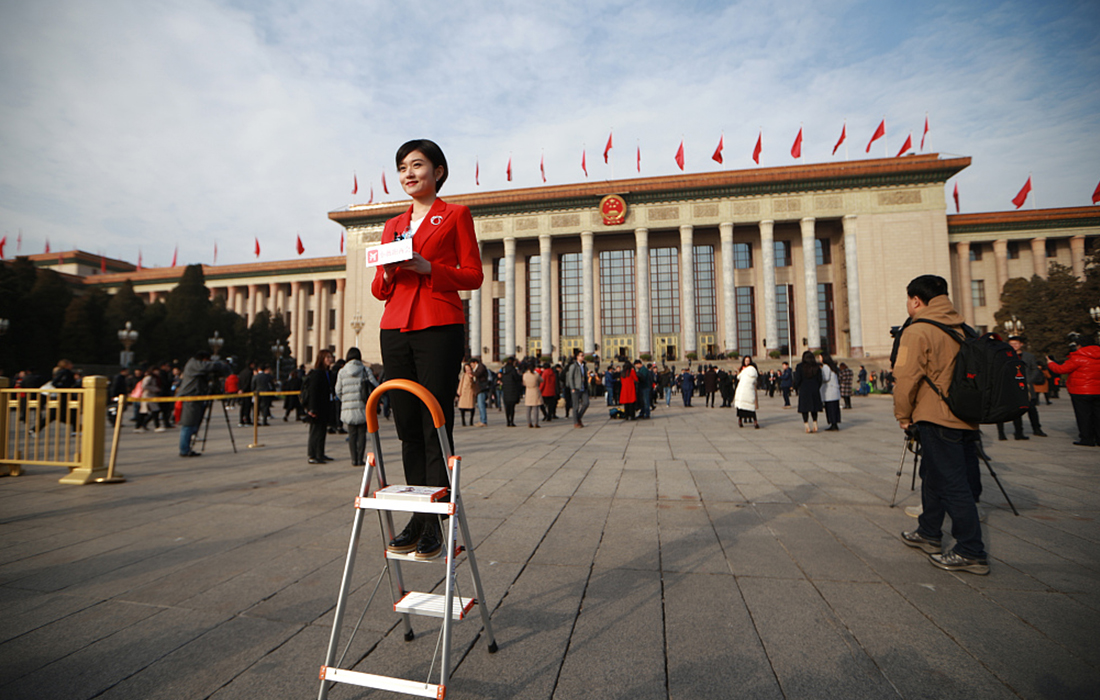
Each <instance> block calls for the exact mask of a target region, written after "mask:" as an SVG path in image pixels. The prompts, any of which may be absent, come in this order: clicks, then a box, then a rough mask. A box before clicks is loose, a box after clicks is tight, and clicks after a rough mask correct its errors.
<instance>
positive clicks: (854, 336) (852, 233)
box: [815, 214, 970, 357]
mask: <svg viewBox="0 0 1100 700" xmlns="http://www.w3.org/2000/svg"><path fill="white" fill-rule="evenodd" d="M841 223H842V224H843V226H844V276H845V278H846V279H847V280H848V345H849V350H848V352H849V354H851V356H852V357H863V311H862V305H861V303H860V299H859V248H858V245H857V243H856V215H855V214H848V215H847V216H845V217H844V218H843V219H841ZM966 259H967V265H969V264H970V262H969V261H970V254H969V253H967V258H966ZM968 269H969V268H968ZM815 296H816V295H815Z"/></svg>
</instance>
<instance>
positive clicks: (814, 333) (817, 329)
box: [799, 216, 821, 350]
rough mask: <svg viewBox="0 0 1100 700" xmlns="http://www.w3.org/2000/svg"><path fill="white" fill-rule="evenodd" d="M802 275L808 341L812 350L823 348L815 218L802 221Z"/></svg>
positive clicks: (809, 217)
mask: <svg viewBox="0 0 1100 700" xmlns="http://www.w3.org/2000/svg"><path fill="white" fill-rule="evenodd" d="M799 224H801V226H802V274H803V283H804V284H805V286H806V339H807V341H808V342H809V346H810V349H811V350H815V349H817V348H820V347H821V319H820V318H819V317H818V314H817V249H816V247H815V243H814V218H813V217H812V216H808V217H806V218H805V219H802V220H801V221H800V222H799Z"/></svg>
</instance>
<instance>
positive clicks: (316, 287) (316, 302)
mask: <svg viewBox="0 0 1100 700" xmlns="http://www.w3.org/2000/svg"><path fill="white" fill-rule="evenodd" d="M323 286H324V282H323V281H322V280H313V332H312V333H310V336H309V340H310V344H311V345H313V359H314V360H316V359H317V355H318V354H319V353H320V352H321V348H323V347H324V346H323V345H321V288H322V287H323ZM306 315H307V314H305V313H303V314H302V316H306ZM302 322H303V323H305V319H304V318H303V319H302Z"/></svg>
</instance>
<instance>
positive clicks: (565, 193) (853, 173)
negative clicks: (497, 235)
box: [328, 154, 970, 226]
mask: <svg viewBox="0 0 1100 700" xmlns="http://www.w3.org/2000/svg"><path fill="white" fill-rule="evenodd" d="M969 165H970V158H969V157H954V158H947V157H940V156H939V155H938V154H928V155H920V156H908V157H904V158H879V159H875V160H859V161H845V162H842V163H814V164H810V165H795V166H785V167H780V168H755V169H752V170H729V171H720V172H715V173H692V174H688V175H669V176H665V177H652V178H637V179H629V180H606V181H603V182H586V183H579V184H570V185H554V186H550V187H534V188H523V189H515V190H498V191H494V192H484V193H482V192H476V193H471V194H460V195H455V196H453V197H447V201H448V202H450V203H452V204H463V205H465V206H467V207H469V208H470V210H471V212H472V213H473V215H474V216H499V215H506V214H517V213H526V212H536V211H551V210H561V209H578V208H587V207H594V206H596V204H597V203H598V202H599V200H600V199H601V198H602V197H603V196H604V195H607V194H618V195H620V196H622V197H623V198H624V199H626V200H627V202H628V203H629V204H645V203H649V202H662V201H671V200H691V199H712V198H716V197H748V196H759V195H762V194H787V193H795V192H819V191H825V190H839V189H851V188H868V187H892V186H900V185H914V184H933V183H944V182H946V181H947V180H948V179H950V178H951V177H953V176H954V175H956V174H958V173H959V172H960V171H962V170H963V169H964V168H966V167H967V166H969ZM408 206H409V203H408V201H403V202H386V203H381V204H371V205H352V206H351V207H348V208H346V209H341V210H337V211H332V212H329V215H328V217H329V219H331V220H332V221H336V222H338V223H340V224H342V225H344V226H369V225H377V224H381V223H384V222H385V221H386V220H387V219H389V218H392V217H394V216H397V215H398V214H400V213H402V212H403V211H405V210H406V209H407V208H408Z"/></svg>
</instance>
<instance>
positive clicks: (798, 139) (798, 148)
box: [791, 127, 802, 158]
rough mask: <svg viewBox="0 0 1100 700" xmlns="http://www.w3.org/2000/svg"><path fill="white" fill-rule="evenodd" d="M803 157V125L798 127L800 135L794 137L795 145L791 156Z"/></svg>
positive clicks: (792, 147)
mask: <svg viewBox="0 0 1100 700" xmlns="http://www.w3.org/2000/svg"><path fill="white" fill-rule="evenodd" d="M801 157H802V127H798V136H795V137H794V145H793V146H791V158H801Z"/></svg>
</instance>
